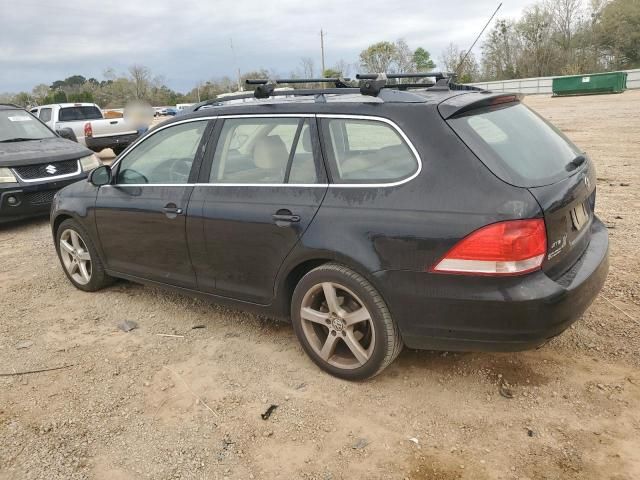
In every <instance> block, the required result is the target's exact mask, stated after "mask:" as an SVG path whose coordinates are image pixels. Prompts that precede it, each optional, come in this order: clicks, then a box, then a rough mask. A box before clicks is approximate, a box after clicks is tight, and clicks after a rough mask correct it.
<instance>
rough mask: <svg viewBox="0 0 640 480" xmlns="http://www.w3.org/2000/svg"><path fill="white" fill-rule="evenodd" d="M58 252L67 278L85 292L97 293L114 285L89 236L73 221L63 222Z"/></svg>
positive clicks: (57, 241)
mask: <svg viewBox="0 0 640 480" xmlns="http://www.w3.org/2000/svg"><path fill="white" fill-rule="evenodd" d="M56 251H57V252H58V258H59V259H60V264H61V265H62V269H63V270H64V273H65V274H66V275H67V278H68V279H69V280H70V281H71V283H73V285H74V286H75V287H76V288H78V289H80V290H84V291H85V292H95V291H96V290H100V289H101V288H104V287H106V286H107V285H109V284H110V283H112V281H113V279H112V278H111V277H109V276H108V275H107V274H106V273H105V271H104V266H103V265H102V261H101V260H100V257H99V256H98V252H97V250H96V248H95V246H94V245H93V242H92V241H91V237H90V236H89V234H88V233H87V232H86V231H85V230H84V228H82V227H81V226H80V225H79V224H78V222H76V221H75V220H72V219H67V220H65V221H63V222H62V223H61V224H60V226H59V227H58V230H57V232H56Z"/></svg>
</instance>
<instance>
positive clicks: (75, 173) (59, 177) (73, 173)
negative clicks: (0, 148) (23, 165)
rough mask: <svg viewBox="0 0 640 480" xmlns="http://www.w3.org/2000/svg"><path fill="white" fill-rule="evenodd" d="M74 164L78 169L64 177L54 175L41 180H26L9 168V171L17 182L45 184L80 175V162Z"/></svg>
mask: <svg viewBox="0 0 640 480" xmlns="http://www.w3.org/2000/svg"><path fill="white" fill-rule="evenodd" d="M76 162H77V164H78V169H77V170H76V171H75V172H71V173H65V174H64V175H56V176H55V177H41V178H32V179H29V180H26V179H24V178H22V177H21V176H20V175H19V174H18V172H17V171H16V170H15V169H14V168H13V167H11V171H12V172H13V174H14V175H15V176H16V178H17V179H18V180H20V181H21V182H24V183H35V182H45V181H48V180H58V179H61V178H69V177H75V176H76V175H80V174H81V173H82V166H80V160H76ZM51 163H52V164H53V163H57V162H51Z"/></svg>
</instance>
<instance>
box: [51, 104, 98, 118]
mask: <svg viewBox="0 0 640 480" xmlns="http://www.w3.org/2000/svg"><path fill="white" fill-rule="evenodd" d="M101 119H102V113H101V112H100V109H99V108H98V107H94V106H92V105H91V106H87V107H64V108H61V109H60V114H59V120H60V121H61V122H75V121H77V120H101Z"/></svg>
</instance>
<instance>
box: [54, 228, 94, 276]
mask: <svg viewBox="0 0 640 480" xmlns="http://www.w3.org/2000/svg"><path fill="white" fill-rule="evenodd" d="M60 257H61V258H62V264H63V265H64V268H65V269H66V271H67V273H68V274H69V276H70V277H71V278H72V279H73V281H74V282H76V283H78V284H79V285H86V284H88V283H89V282H90V281H91V255H90V254H89V249H88V248H87V245H86V244H85V243H84V240H83V239H82V237H81V236H80V234H79V233H78V232H76V231H75V230H72V229H70V228H68V229H66V230H65V231H64V232H62V235H60Z"/></svg>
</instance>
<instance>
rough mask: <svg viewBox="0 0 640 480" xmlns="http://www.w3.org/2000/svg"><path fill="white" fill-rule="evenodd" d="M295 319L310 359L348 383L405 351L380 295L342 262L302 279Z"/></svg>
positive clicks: (295, 295) (368, 375)
mask: <svg viewBox="0 0 640 480" xmlns="http://www.w3.org/2000/svg"><path fill="white" fill-rule="evenodd" d="M291 319H292V323H293V328H294V331H295V333H296V336H297V337H298V340H299V341H300V343H301V345H302V348H303V349H304V350H305V352H306V353H307V354H308V355H309V357H311V360H313V362H314V363H315V364H316V365H318V366H319V367H320V368H321V369H323V370H324V371H326V372H328V373H330V374H332V375H334V376H336V377H339V378H343V379H345V380H364V379H367V378H371V377H373V376H375V375H377V374H378V373H380V372H381V371H382V370H384V369H385V368H386V367H387V366H388V365H389V364H390V363H391V362H393V360H395V358H396V357H397V356H398V354H399V353H400V351H401V350H402V346H403V343H402V339H401V337H400V330H399V329H398V326H397V325H396V323H395V322H394V321H393V319H392V318H391V314H390V313H389V309H388V308H387V305H386V303H385V302H384V300H383V299H382V297H381V296H380V294H379V293H378V291H377V290H376V289H375V288H374V287H373V285H371V283H370V282H369V281H368V280H367V279H365V278H364V277H363V276H362V275H360V274H358V273H356V272H354V271H353V270H351V269H350V268H347V267H346V266H344V265H340V264H337V263H328V264H325V265H321V266H319V267H317V268H315V269H313V270H311V271H310V272H309V273H307V274H306V275H305V276H304V277H302V279H301V280H300V282H299V283H298V285H297V286H296V288H295V291H294V293H293V298H292V301H291Z"/></svg>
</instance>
